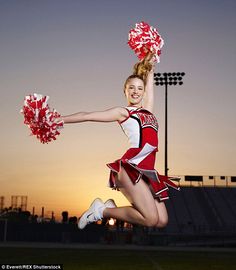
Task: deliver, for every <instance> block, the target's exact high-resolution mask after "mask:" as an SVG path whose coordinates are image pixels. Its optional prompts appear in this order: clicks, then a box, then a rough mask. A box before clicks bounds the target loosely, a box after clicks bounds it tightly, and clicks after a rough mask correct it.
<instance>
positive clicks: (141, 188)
mask: <svg viewBox="0 0 236 270" xmlns="http://www.w3.org/2000/svg"><path fill="white" fill-rule="evenodd" d="M116 184H117V186H118V187H119V189H120V191H121V192H122V193H123V194H124V196H125V197H126V198H127V199H128V200H129V202H130V203H131V204H132V205H133V206H126V207H117V208H106V209H105V210H104V212H103V215H104V217H106V218H110V217H112V218H116V219H119V220H123V221H126V222H129V223H133V224H140V225H143V226H156V225H157V224H158V221H159V215H158V211H157V206H156V203H155V200H154V198H153V196H152V193H151V191H150V189H149V187H148V185H147V184H146V183H145V182H144V181H143V180H142V179H140V181H139V182H138V183H136V184H133V183H132V181H131V180H130V178H129V176H128V175H127V173H126V171H125V170H124V169H123V168H121V171H120V173H119V175H118V179H117V183H116Z"/></svg>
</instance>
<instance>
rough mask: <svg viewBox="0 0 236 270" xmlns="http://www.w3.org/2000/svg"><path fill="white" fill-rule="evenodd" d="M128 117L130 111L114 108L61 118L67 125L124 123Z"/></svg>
mask: <svg viewBox="0 0 236 270" xmlns="http://www.w3.org/2000/svg"><path fill="white" fill-rule="evenodd" d="M127 117H128V111H127V110H126V109H125V108H122V107H114V108H111V109H108V110H105V111H96V112H78V113H74V114H71V115H66V116H61V117H60V118H61V120H63V121H64V123H65V124H69V123H81V122H86V121H92V122H113V121H123V120H124V119H126V118H127Z"/></svg>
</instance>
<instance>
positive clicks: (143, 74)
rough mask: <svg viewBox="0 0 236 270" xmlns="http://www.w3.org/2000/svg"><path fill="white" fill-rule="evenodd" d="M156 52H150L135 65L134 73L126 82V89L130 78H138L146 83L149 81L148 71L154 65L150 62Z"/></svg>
mask: <svg viewBox="0 0 236 270" xmlns="http://www.w3.org/2000/svg"><path fill="white" fill-rule="evenodd" d="M153 55H154V53H151V52H149V53H148V54H147V55H146V56H145V57H144V59H143V60H142V61H140V62H138V63H136V64H135V65H134V67H133V74H132V75H130V76H129V77H128V78H127V79H126V81H125V84H124V91H125V88H126V85H127V83H128V81H129V80H130V79H134V78H138V79H140V80H142V81H143V83H144V85H146V82H147V76H148V73H149V72H150V71H151V70H152V67H153V65H152V64H151V63H150V60H151V59H152V57H153Z"/></svg>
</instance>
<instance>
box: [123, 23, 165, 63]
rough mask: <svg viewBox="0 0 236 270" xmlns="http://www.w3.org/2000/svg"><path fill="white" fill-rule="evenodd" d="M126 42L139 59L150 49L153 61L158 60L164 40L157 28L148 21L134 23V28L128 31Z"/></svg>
mask: <svg viewBox="0 0 236 270" xmlns="http://www.w3.org/2000/svg"><path fill="white" fill-rule="evenodd" d="M128 44H129V46H130V48H131V49H132V50H133V51H134V52H135V54H136V55H137V56H138V58H139V59H140V60H142V59H143V58H144V57H145V56H146V55H147V53H148V52H149V51H151V52H153V53H154V61H156V62H158V63H159V62H160V54H161V48H162V46H163V45H164V40H163V39H162V37H161V36H160V34H159V33H158V31H157V29H156V28H154V27H152V26H150V25H149V24H148V23H145V22H141V23H136V25H135V28H134V29H131V30H130V31H129V38H128Z"/></svg>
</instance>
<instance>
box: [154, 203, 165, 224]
mask: <svg viewBox="0 0 236 270" xmlns="http://www.w3.org/2000/svg"><path fill="white" fill-rule="evenodd" d="M155 204H156V208H157V211H158V215H159V220H158V224H157V226H160V227H163V226H166V225H167V223H168V212H167V209H166V205H165V203H164V202H160V201H158V200H157V199H156V200H155Z"/></svg>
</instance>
